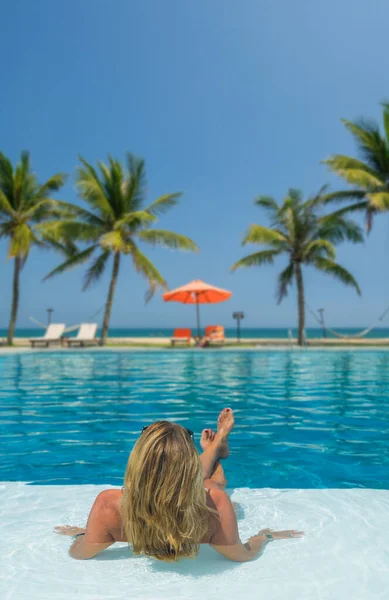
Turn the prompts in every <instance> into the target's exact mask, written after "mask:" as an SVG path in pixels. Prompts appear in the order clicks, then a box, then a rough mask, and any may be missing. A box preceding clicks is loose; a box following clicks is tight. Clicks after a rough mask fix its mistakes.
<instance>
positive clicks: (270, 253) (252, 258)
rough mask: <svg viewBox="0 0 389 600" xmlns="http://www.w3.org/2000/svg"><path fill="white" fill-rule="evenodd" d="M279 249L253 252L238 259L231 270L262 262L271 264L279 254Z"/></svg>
mask: <svg viewBox="0 0 389 600" xmlns="http://www.w3.org/2000/svg"><path fill="white" fill-rule="evenodd" d="M281 252H282V251H281V250H277V249H273V250H262V251H261V252H254V253H253V254H249V255H248V256H245V257H244V258H241V259H240V260H238V261H237V262H236V263H235V264H234V265H233V266H232V267H231V271H232V272H233V271H236V270H237V269H240V268H241V267H260V266H262V265H264V264H268V265H271V264H273V262H274V259H275V258H276V257H277V256H279V255H280V254H281Z"/></svg>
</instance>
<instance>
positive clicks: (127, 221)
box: [114, 210, 157, 230]
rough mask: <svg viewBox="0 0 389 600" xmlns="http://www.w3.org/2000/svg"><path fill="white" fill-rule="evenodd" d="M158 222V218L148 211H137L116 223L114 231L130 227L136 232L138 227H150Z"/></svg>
mask: <svg viewBox="0 0 389 600" xmlns="http://www.w3.org/2000/svg"><path fill="white" fill-rule="evenodd" d="M156 220H157V217H155V216H154V215H152V214H150V213H149V212H147V211H146V210H136V211H134V212H129V213H127V214H126V215H125V216H124V217H123V218H122V219H119V220H118V221H115V225H114V229H120V228H121V227H124V226H125V225H129V227H130V229H132V230H136V229H137V228H138V227H149V226H150V225H151V224H152V223H155V221H156Z"/></svg>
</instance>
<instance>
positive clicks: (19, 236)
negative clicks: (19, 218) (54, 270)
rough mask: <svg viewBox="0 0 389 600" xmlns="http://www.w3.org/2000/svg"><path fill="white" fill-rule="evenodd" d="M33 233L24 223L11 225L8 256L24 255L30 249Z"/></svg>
mask: <svg viewBox="0 0 389 600" xmlns="http://www.w3.org/2000/svg"><path fill="white" fill-rule="evenodd" d="M33 239H34V235H33V233H32V231H31V229H30V227H29V226H28V225H27V224H26V223H20V224H18V225H16V226H15V227H13V229H12V235H11V236H10V240H9V250H8V257H9V258H15V257H16V256H20V257H26V256H27V255H28V253H29V251H30V246H31V243H32V242H33Z"/></svg>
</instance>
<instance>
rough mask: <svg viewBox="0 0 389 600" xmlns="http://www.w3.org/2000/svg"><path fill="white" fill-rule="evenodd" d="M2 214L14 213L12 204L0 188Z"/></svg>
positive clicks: (0, 209)
mask: <svg viewBox="0 0 389 600" xmlns="http://www.w3.org/2000/svg"><path fill="white" fill-rule="evenodd" d="M0 214H6V215H11V216H12V215H13V214H14V210H13V208H12V205H11V203H10V201H9V200H8V198H7V196H6V195H5V194H4V192H3V190H2V189H1V188H0Z"/></svg>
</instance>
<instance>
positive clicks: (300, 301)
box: [296, 262, 305, 346]
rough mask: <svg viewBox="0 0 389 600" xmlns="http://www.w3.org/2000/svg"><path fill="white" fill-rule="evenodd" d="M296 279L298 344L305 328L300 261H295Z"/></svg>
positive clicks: (301, 339)
mask: <svg viewBox="0 0 389 600" xmlns="http://www.w3.org/2000/svg"><path fill="white" fill-rule="evenodd" d="M296 281H297V304H298V328H299V331H298V345H299V346H302V345H303V343H304V330H305V298H304V282H303V274H302V270H301V263H299V262H296Z"/></svg>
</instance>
